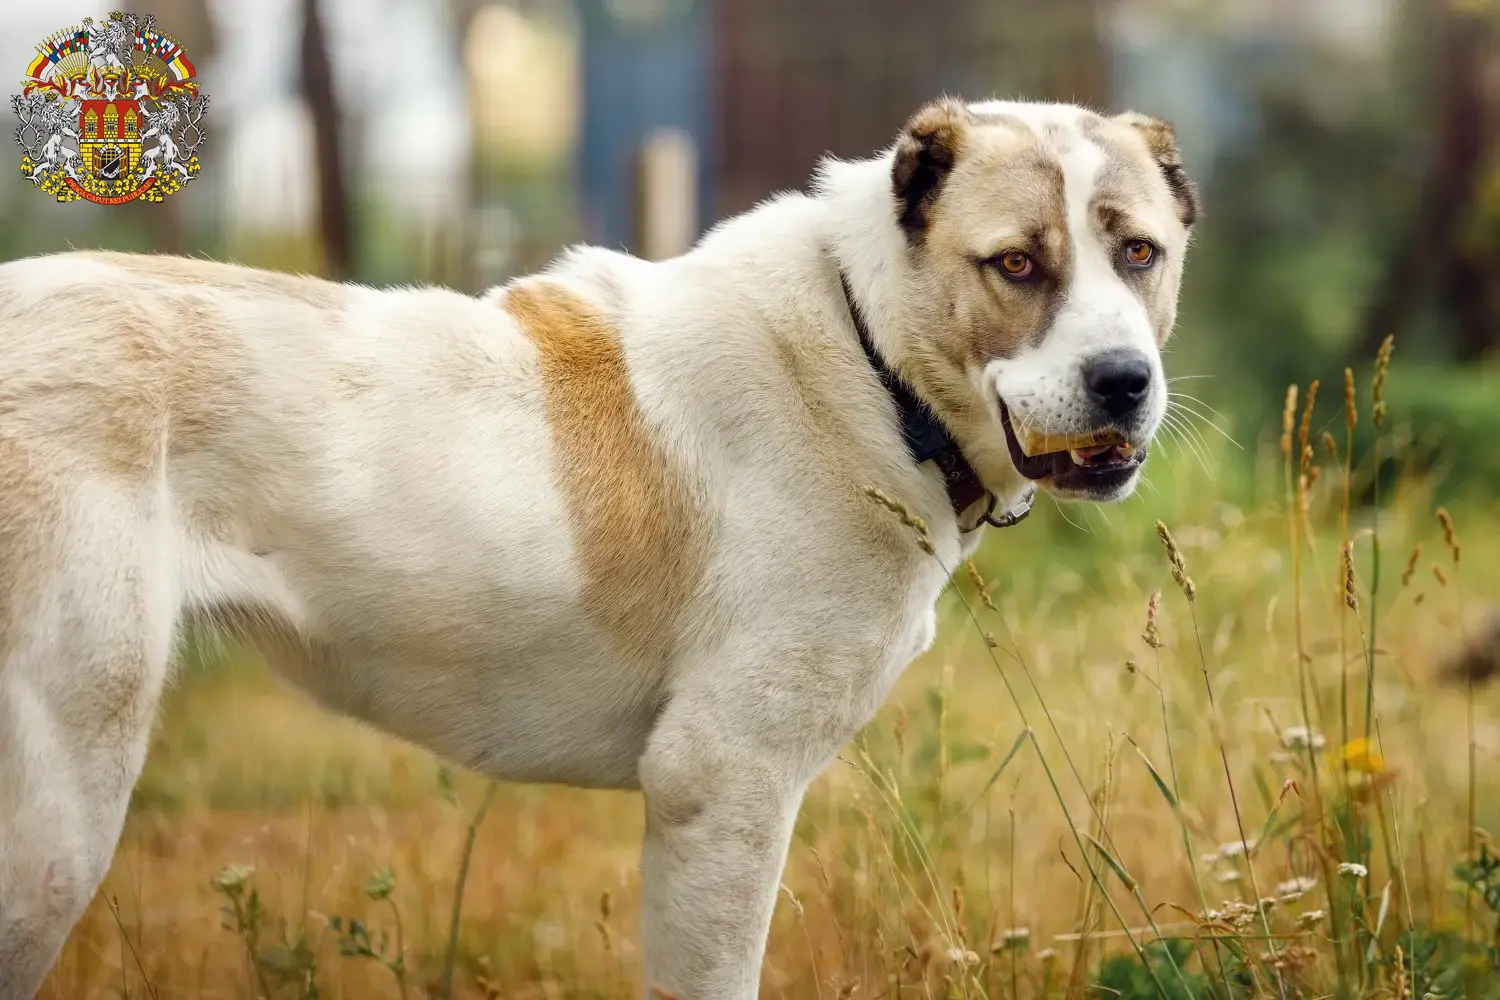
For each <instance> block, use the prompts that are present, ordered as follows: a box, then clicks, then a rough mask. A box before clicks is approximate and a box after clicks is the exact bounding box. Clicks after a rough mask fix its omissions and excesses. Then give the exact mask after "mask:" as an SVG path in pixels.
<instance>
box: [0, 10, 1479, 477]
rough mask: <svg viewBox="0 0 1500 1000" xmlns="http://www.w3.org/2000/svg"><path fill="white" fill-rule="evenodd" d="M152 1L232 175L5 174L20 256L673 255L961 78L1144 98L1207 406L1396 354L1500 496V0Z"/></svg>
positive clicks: (1007, 89)
mask: <svg viewBox="0 0 1500 1000" xmlns="http://www.w3.org/2000/svg"><path fill="white" fill-rule="evenodd" d="M110 6H111V5H109V4H102V3H89V2H78V0H58V2H52V3H46V4H40V3H38V4H31V3H27V4H22V3H19V2H9V3H6V4H5V7H4V14H3V29H4V30H3V31H0V68H4V67H8V68H9V70H8V71H9V72H10V73H11V76H12V78H13V89H15V90H18V89H19V80H20V78H21V76H22V74H23V71H24V69H25V66H26V64H27V62H28V61H29V59H30V56H31V55H32V53H33V46H34V44H35V43H36V42H38V41H40V40H41V39H42V37H43V36H44V35H47V34H50V33H52V32H54V31H56V30H58V29H60V28H62V27H65V26H68V25H71V24H75V23H77V22H79V21H80V20H81V19H82V18H83V17H84V16H89V15H92V16H95V17H99V16H101V15H103V14H106V13H107V11H108V9H109V7H110ZM137 6H138V7H139V8H140V9H139V10H138V11H136V12H137V13H141V14H147V13H149V14H154V15H156V17H157V20H158V23H159V24H160V26H161V27H162V28H163V29H164V30H166V31H168V32H169V33H171V34H173V35H175V36H177V37H178V38H179V40H180V41H182V42H183V43H184V45H185V47H186V49H187V51H188V53H189V54H190V56H191V57H192V58H193V59H194V61H195V63H196V64H197V66H198V68H199V71H200V75H201V78H202V80H203V86H204V91H205V92H206V93H208V94H209V95H210V97H211V98H212V101H211V107H210V111H209V115H208V125H209V140H208V144H207V146H206V147H205V151H204V163H205V167H204V171H203V174H202V176H201V178H200V179H199V180H198V181H197V182H196V183H194V184H192V185H191V186H189V187H188V188H187V189H186V190H185V191H184V192H183V193H182V194H181V195H179V196H177V197H174V198H171V199H168V200H167V201H166V202H165V203H163V204H160V205H144V204H133V205H126V206H119V207H109V208H105V207H100V206H96V205H91V204H86V203H73V204H67V205H58V204H54V203H52V202H51V201H50V200H49V199H48V198H47V197H46V196H44V195H42V194H41V193H40V192H38V191H36V190H32V189H31V185H30V184H29V183H28V182H27V181H25V179H24V178H23V177H22V176H21V174H20V171H19V170H16V169H9V170H4V171H0V254H3V255H4V256H5V257H15V256H20V255H25V254H31V253H39V252H45V251H50V250H57V249H63V248H66V247H69V246H78V247H84V246H101V245H103V246H111V247H117V248H121V249H136V250H161V251H173V252H183V253H201V254H208V255H211V256H215V257H221V258H222V257H227V258H233V259H237V260H240V261H243V262H246V263H251V264H257V265H263V266H270V267H279V268H287V269H295V270H306V271H313V272H319V273H324V274H328V275H330V276H338V277H347V278H352V279H356V280H361V281H368V282H374V283H393V282H408V281H436V282H442V283H445V284H450V285H454V286H456V287H459V288H462V289H466V290H478V289H481V288H483V287H486V286H488V285H491V284H494V283H496V282H500V281H503V280H505V279H506V278H508V277H510V276H512V275H515V274H517V273H521V272H524V271H527V270H530V269H533V268H536V267H538V266H540V265H542V264H544V263H545V262H546V261H547V259H548V258H549V257H551V256H552V255H553V254H554V253H555V252H556V250H557V249H558V248H559V247H561V246H563V245H565V244H567V243H569V242H574V241H577V240H589V241H593V242H599V243H604V244H607V245H614V246H624V247H628V248H630V249H632V250H635V251H636V252H640V253H644V254H645V255H647V256H657V257H659V256H663V255H668V254H672V253H675V252H677V251H679V250H681V249H682V248H683V247H684V246H685V245H687V244H688V243H690V242H691V240H692V239H694V238H695V237H696V236H697V234H698V233H699V232H701V231H702V230H703V229H705V228H707V227H708V226H709V225H711V224H712V223H713V221H715V220H716V219H718V218H721V217H723V216H725V215H727V214H730V213H733V212H738V211H741V210H743V209H746V208H748V207H750V206H751V205H753V204H754V203H755V202H756V201H758V200H760V199H761V198H764V197H766V196H767V195H769V194H771V193H772V192H774V191H776V190H779V189H785V188H794V187H799V186H802V185H803V184H804V183H805V182H806V179H807V177H808V176H809V174H810V172H811V170H812V169H813V167H814V165H815V163H816V161H817V159H818V158H819V157H821V156H823V155H826V154H829V153H832V154H834V155H839V156H857V155H863V154H867V153H869V152H871V151H873V150H875V149H877V148H879V147H881V146H883V145H885V144H886V143H887V142H889V141H890V138H891V136H892V135H893V134H894V132H895V130H896V129H897V128H898V126H899V125H900V123H901V122H902V121H903V119H904V118H905V117H906V116H907V115H908V114H909V113H910V112H911V111H912V110H913V109H914V108H915V107H916V106H917V105H918V104H920V103H921V102H922V101H924V100H926V99H928V98H930V97H932V96H934V95H936V94H939V93H942V92H947V93H956V94H962V95H964V96H966V97H970V98H980V97H986V96H1007V97H1029V98H1040V99H1054V100H1077V101H1081V102H1084V103H1088V104H1091V105H1094V106H1096V107H1100V108H1105V109H1113V110H1123V109H1125V108H1127V107H1130V108H1135V109H1137V110H1141V111H1146V112H1149V113H1152V114H1156V115H1160V116H1162V117H1165V118H1168V119H1170V120H1171V121H1173V122H1174V123H1175V125H1176V126H1177V130H1178V134H1179V137H1180V139H1181V142H1182V145H1183V148H1184V153H1185V157H1186V160H1187V162H1188V165H1189V169H1190V171H1191V173H1192V174H1193V175H1194V176H1195V178H1196V179H1197V180H1198V181H1199V182H1200V183H1201V184H1202V186H1203V188H1204V194H1205V204H1206V212H1205V214H1204V216H1203V221H1202V224H1201V226H1200V227H1199V231H1198V234H1197V245H1196V248H1195V250H1194V254H1193V260H1192V262H1191V266H1190V267H1189V271H1188V280H1187V284H1186V291H1185V301H1184V312H1183V320H1182V325H1181V328H1180V336H1179V339H1178V341H1177V342H1176V347H1175V348H1174V357H1173V360H1172V367H1173V368H1174V369H1176V370H1177V371H1178V372H1179V373H1181V372H1188V373H1193V374H1212V375H1215V376H1216V377H1213V378H1210V379H1206V380H1205V381H1203V382H1201V383H1197V387H1195V389H1194V394H1195V395H1197V396H1199V397H1201V398H1203V399H1204V400H1207V401H1210V402H1211V403H1212V404H1213V405H1214V406H1216V407H1217V408H1219V409H1220V410H1222V411H1224V412H1225V413H1226V414H1228V415H1229V417H1230V422H1231V423H1232V424H1234V425H1235V427H1237V428H1238V436H1239V437H1240V439H1241V441H1242V443H1246V444H1247V445H1248V444H1249V443H1250V442H1247V441H1246V437H1247V435H1248V436H1250V437H1252V438H1253V433H1254V431H1253V430H1247V429H1253V428H1256V427H1259V426H1263V425H1264V424H1265V423H1266V421H1265V416H1266V411H1267V410H1268V409H1269V408H1271V407H1275V406H1278V405H1279V395H1280V387H1281V386H1283V385H1284V384H1285V382H1287V381H1288V380H1290V379H1292V378H1296V377H1305V376H1306V375H1307V373H1308V372H1309V371H1312V372H1319V373H1325V377H1327V376H1329V375H1333V374H1335V373H1336V372H1337V370H1338V368H1339V367H1341V366H1342V365H1343V364H1344V363H1346V362H1347V361H1348V360H1350V359H1352V358H1354V357H1356V356H1367V355H1368V354H1369V353H1370V352H1371V350H1372V349H1373V346H1374V345H1375V344H1376V343H1378V342H1379V340H1380V339H1381V338H1382V337H1384V336H1385V335H1386V334H1387V333H1394V334H1396V335H1397V337H1398V340H1399V343H1400V349H1399V353H1398V357H1399V358H1401V359H1402V361H1403V362H1404V363H1405V364H1407V365H1408V366H1409V369H1408V373H1407V376H1406V377H1404V378H1403V379H1402V380H1400V382H1399V385H1401V386H1404V387H1405V388H1404V389H1403V390H1402V391H1404V392H1406V393H1407V394H1408V396H1409V398H1408V399H1406V400H1403V401H1402V403H1403V405H1404V407H1405V408H1406V410H1407V411H1409V412H1411V413H1413V414H1415V415H1417V416H1419V417H1432V418H1434V419H1431V420H1428V421H1426V422H1427V423H1429V424H1433V425H1442V426H1444V427H1446V428H1448V431H1447V432H1446V434H1447V436H1446V438H1445V439H1444V441H1443V442H1441V443H1436V442H1435V443H1434V449H1433V460H1434V461H1438V462H1443V463H1446V465H1447V466H1449V467H1451V468H1452V469H1454V470H1456V471H1460V472H1462V473H1464V474H1465V475H1466V476H1467V477H1469V480H1470V481H1472V482H1478V483H1480V484H1482V485H1484V486H1486V487H1490V486H1494V485H1496V484H1500V458H1497V457H1496V456H1495V455H1493V454H1492V449H1491V448H1490V447H1489V446H1488V445H1487V444H1486V441H1487V440H1489V439H1491V438H1493V437H1494V436H1495V434H1496V433H1500V397H1497V396H1496V389H1497V383H1496V378H1495V376H1494V375H1493V374H1492V371H1493V364H1492V363H1491V364H1486V360H1487V359H1491V361H1492V355H1494V353H1495V352H1496V349H1497V346H1500V159H1497V156H1496V154H1497V145H1500V136H1497V128H1500V42H1497V38H1500V34H1497V32H1500V6H1497V4H1496V3H1495V2H1494V0H1316V2H1306V0H1048V2H1047V3H1038V2H1036V0H924V2H911V0H141V2H140V3H139V4H138V5H137ZM148 8H149V9H148ZM8 114H9V111H8V109H7V115H8ZM14 124H15V123H14V120H13V118H12V119H11V121H10V125H11V126H12V127H13V126H14ZM12 153H13V155H14V156H15V157H16V161H17V162H19V158H20V151H19V148H13V149H12ZM1335 404H1336V401H1333V400H1330V401H1329V406H1330V407H1333V406H1334V405H1335Z"/></svg>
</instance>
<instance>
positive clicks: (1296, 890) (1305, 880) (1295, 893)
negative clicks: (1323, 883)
mask: <svg viewBox="0 0 1500 1000" xmlns="http://www.w3.org/2000/svg"><path fill="white" fill-rule="evenodd" d="M1317 884H1318V880H1317V879H1315V878H1309V877H1308V876H1306V875H1299V876H1297V877H1296V878H1292V879H1287V880H1286V881H1285V882H1279V883H1277V885H1276V895H1278V896H1280V897H1281V901H1282V902H1283V903H1292V902H1295V901H1297V900H1299V899H1301V898H1302V897H1303V896H1304V895H1306V894H1307V893H1309V892H1311V891H1312V889H1313V887H1314V886H1316V885H1317Z"/></svg>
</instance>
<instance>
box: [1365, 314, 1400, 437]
mask: <svg viewBox="0 0 1500 1000" xmlns="http://www.w3.org/2000/svg"><path fill="white" fill-rule="evenodd" d="M1395 345H1396V338H1395V337H1394V336H1388V337H1386V338H1385V339H1384V340H1382V341H1381V342H1380V350H1379V351H1378V352H1376V354H1375V378H1374V380H1373V381H1372V382H1371V383H1370V399H1371V400H1372V402H1373V406H1372V407H1371V414H1372V419H1373V420H1374V421H1375V426H1376V427H1384V426H1385V379H1386V374H1387V372H1388V371H1389V370H1390V367H1391V350H1392V348H1394V347H1395Z"/></svg>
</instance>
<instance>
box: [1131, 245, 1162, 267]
mask: <svg viewBox="0 0 1500 1000" xmlns="http://www.w3.org/2000/svg"><path fill="white" fill-rule="evenodd" d="M1155 262H1156V247H1154V246H1152V245H1151V243H1150V241H1149V240H1131V241H1130V242H1129V243H1127V244H1125V263H1127V264H1129V265H1130V266H1131V267H1138V268H1147V267H1150V266H1151V265H1152V264H1154V263H1155Z"/></svg>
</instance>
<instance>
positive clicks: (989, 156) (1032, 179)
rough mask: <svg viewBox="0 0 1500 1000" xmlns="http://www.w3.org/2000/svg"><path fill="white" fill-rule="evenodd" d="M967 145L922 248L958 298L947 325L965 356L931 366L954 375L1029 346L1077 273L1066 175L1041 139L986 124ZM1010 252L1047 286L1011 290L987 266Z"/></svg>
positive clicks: (1002, 123)
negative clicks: (1036, 269)
mask: <svg viewBox="0 0 1500 1000" xmlns="http://www.w3.org/2000/svg"><path fill="white" fill-rule="evenodd" d="M963 143H964V149H965V150H966V152H965V154H964V155H963V156H962V157H960V158H959V159H958V161H957V162H956V163H955V164H954V167H953V170H952V172H951V173H950V175H949V176H948V178H947V180H946V181H945V184H944V190H943V195H942V197H941V198H940V199H938V201H937V204H936V207H935V209H934V211H933V213H932V219H931V224H930V225H929V227H928V231H927V244H926V247H925V248H924V254H925V258H926V259H925V263H926V265H927V266H928V267H929V268H931V269H934V270H937V269H941V270H944V271H946V272H948V273H946V274H944V275H942V278H941V281H942V284H943V285H944V286H946V287H948V288H951V289H955V290H956V291H957V292H958V293H959V294H957V295H956V296H955V297H954V299H953V300H952V301H951V302H950V304H949V305H950V310H951V318H950V319H949V320H948V323H947V324H946V325H948V326H949V327H950V328H951V329H954V330H957V331H961V332H962V334H963V339H962V341H961V344H956V345H954V346H955V347H961V352H955V353H959V355H960V356H959V357H955V358H953V359H952V360H953V361H954V362H958V363H957V364H956V365H955V364H944V363H943V359H940V358H934V359H933V361H934V362H935V367H947V368H950V369H954V368H956V369H961V368H962V367H963V364H965V363H972V364H975V365H982V364H984V363H985V362H987V361H989V360H991V359H993V358H996V357H1005V356H1007V355H1011V354H1014V353H1016V352H1018V351H1020V350H1022V349H1024V348H1026V347H1028V346H1030V345H1031V343H1032V342H1033V340H1034V338H1036V337H1038V336H1040V335H1042V334H1043V333H1044V332H1045V330H1046V328H1047V325H1048V322H1049V320H1050V313H1051V311H1052V310H1053V309H1054V308H1055V307H1056V304H1057V302H1058V301H1060V299H1061V297H1062V296H1063V295H1064V294H1066V291H1067V286H1068V282H1069V280H1070V278H1071V276H1072V271H1073V249H1072V241H1071V239H1070V237H1069V235H1068V224H1067V209H1066V205H1065V203H1064V192H1063V175H1062V167H1061V166H1060V165H1059V163H1058V161H1057V158H1056V155H1055V153H1054V152H1053V151H1052V150H1051V149H1050V148H1049V147H1048V146H1047V145H1046V143H1045V141H1044V140H1043V139H1042V137H1040V136H1039V135H1038V134H1037V133H1036V132H1035V131H1033V130H1032V129H1031V128H1030V127H1029V126H1026V125H1025V124H1024V123H1019V122H1016V121H1014V120H1013V119H1010V118H1008V117H1006V116H980V117H978V118H976V119H975V121H974V123H973V124H972V125H971V126H970V127H969V134H968V135H967V136H966V137H965V139H964V140H963ZM1011 250H1019V251H1021V252H1023V253H1026V254H1028V255H1030V256H1031V257H1032V258H1033V259H1034V260H1035V261H1036V263H1037V264H1038V266H1040V267H1042V268H1043V270H1044V271H1045V273H1046V274H1047V276H1048V277H1047V280H1046V281H1045V282H1042V283H1039V284H1034V285H1015V284H1012V283H1010V282H1009V281H1007V280H1006V279H1005V278H1004V277H1002V276H1001V275H1000V274H999V273H998V272H997V271H996V270H995V269H994V268H993V267H987V266H984V265H982V263H981V262H982V261H983V260H984V259H985V258H990V257H995V256H998V255H1000V254H1003V253H1006V252H1008V251H1011ZM959 375H960V372H959V371H954V376H955V377H958V376H959ZM956 389H957V391H960V392H962V391H965V390H964V389H963V388H962V387H956ZM929 391H937V390H936V387H933V388H932V389H930V390H929Z"/></svg>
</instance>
